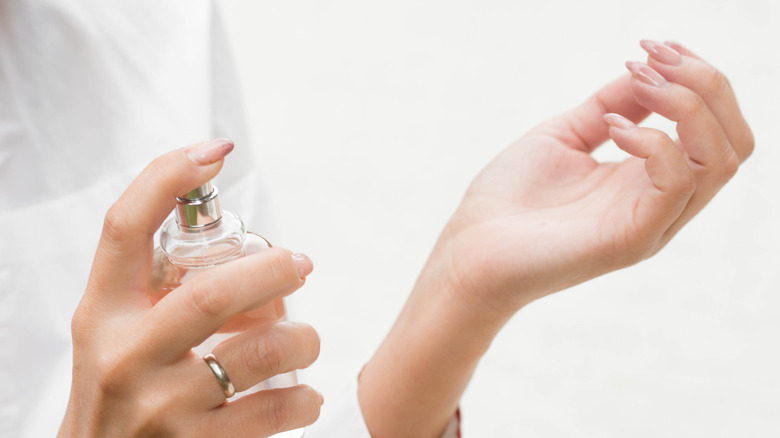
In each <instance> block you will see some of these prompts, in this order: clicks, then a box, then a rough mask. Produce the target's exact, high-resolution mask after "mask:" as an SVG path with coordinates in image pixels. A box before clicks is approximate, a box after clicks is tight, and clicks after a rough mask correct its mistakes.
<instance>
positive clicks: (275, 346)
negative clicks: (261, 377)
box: [246, 334, 284, 377]
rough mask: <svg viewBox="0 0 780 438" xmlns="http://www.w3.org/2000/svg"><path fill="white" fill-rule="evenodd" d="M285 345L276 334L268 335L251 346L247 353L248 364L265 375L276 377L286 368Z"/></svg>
mask: <svg viewBox="0 0 780 438" xmlns="http://www.w3.org/2000/svg"><path fill="white" fill-rule="evenodd" d="M283 349H284V343H283V342H281V340H280V339H279V337H278V336H277V335H274V334H268V335H266V336H261V337H260V338H258V340H257V342H253V343H251V344H250V348H249V350H248V351H247V352H246V354H247V356H248V357H246V363H249V364H252V367H253V368H254V369H255V371H259V372H262V373H263V374H265V375H268V376H269V377H270V376H274V375H276V374H278V373H279V372H281V371H283V367H284V359H283V358H284V351H283Z"/></svg>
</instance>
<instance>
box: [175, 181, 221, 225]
mask: <svg viewBox="0 0 780 438" xmlns="http://www.w3.org/2000/svg"><path fill="white" fill-rule="evenodd" d="M176 202H177V205H176V222H177V223H178V224H179V226H180V227H182V228H202V227H206V226H209V225H211V224H213V223H215V222H217V221H218V220H220V219H221V218H222V210H220V208H219V191H218V190H217V187H216V186H214V185H212V184H211V182H207V183H206V184H203V185H202V186H200V187H198V188H195V189H193V190H190V191H189V192H188V193H187V194H186V195H184V196H182V197H177V198H176Z"/></svg>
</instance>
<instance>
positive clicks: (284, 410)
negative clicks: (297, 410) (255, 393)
mask: <svg viewBox="0 0 780 438" xmlns="http://www.w3.org/2000/svg"><path fill="white" fill-rule="evenodd" d="M263 415H264V416H265V420H266V423H267V424H268V427H269V428H270V429H271V430H273V431H275V432H277V431H283V430H287V429H288V425H289V423H290V419H291V413H290V409H288V407H287V406H286V404H285V403H283V402H282V401H281V400H278V399H277V398H276V397H271V398H269V399H268V400H267V401H266V403H265V405H264V406H263Z"/></svg>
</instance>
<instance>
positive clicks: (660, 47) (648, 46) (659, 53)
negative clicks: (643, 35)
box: [639, 40, 682, 66]
mask: <svg viewBox="0 0 780 438" xmlns="http://www.w3.org/2000/svg"><path fill="white" fill-rule="evenodd" d="M639 45H640V46H642V48H643V49H645V51H647V53H649V54H650V56H651V57H652V58H653V59H655V60H656V61H658V62H660V63H662V64H666V65H673V66H676V65H680V64H681V63H682V55H680V54H679V53H677V51H676V50H674V49H673V48H671V47H669V46H667V45H666V44H663V43H659V42H658V41H652V40H642V41H640V42H639Z"/></svg>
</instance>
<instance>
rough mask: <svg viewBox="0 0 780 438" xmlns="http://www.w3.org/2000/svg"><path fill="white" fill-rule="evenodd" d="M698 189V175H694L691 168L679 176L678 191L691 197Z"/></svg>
mask: <svg viewBox="0 0 780 438" xmlns="http://www.w3.org/2000/svg"><path fill="white" fill-rule="evenodd" d="M696 187H697V182H696V174H694V173H693V170H691V168H690V167H689V168H688V169H687V170H686V171H684V172H683V173H682V174H680V175H679V178H677V191H678V192H679V193H682V194H684V195H686V196H689V197H690V196H692V195H693V193H694V192H695V191H696Z"/></svg>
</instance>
